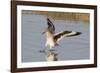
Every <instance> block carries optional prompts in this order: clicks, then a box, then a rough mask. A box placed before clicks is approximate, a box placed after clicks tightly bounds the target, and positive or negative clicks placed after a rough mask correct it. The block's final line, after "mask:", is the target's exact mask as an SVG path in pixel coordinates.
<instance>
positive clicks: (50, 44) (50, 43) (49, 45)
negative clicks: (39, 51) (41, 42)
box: [45, 38, 55, 49]
mask: <svg viewBox="0 0 100 73" xmlns="http://www.w3.org/2000/svg"><path fill="white" fill-rule="evenodd" d="M45 46H46V47H47V48H49V49H52V48H53V47H54V46H55V42H54V40H53V38H49V39H47V41H46V44H45Z"/></svg>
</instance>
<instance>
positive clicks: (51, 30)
mask: <svg viewBox="0 0 100 73" xmlns="http://www.w3.org/2000/svg"><path fill="white" fill-rule="evenodd" d="M47 24H48V28H47V29H46V31H44V32H43V34H44V33H45V34H46V44H45V46H46V48H49V49H52V48H54V47H55V46H57V45H58V42H59V41H60V40H61V39H63V38H64V37H71V36H77V35H80V34H81V32H75V31H62V32H59V33H55V26H54V25H53V23H52V22H51V21H50V19H49V18H47Z"/></svg>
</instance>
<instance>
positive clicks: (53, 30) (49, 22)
mask: <svg viewBox="0 0 100 73" xmlns="http://www.w3.org/2000/svg"><path fill="white" fill-rule="evenodd" d="M47 24H48V30H50V31H51V32H55V26H54V25H53V23H52V22H51V21H50V19H49V18H47Z"/></svg>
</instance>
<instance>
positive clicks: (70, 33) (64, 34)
mask: <svg viewBox="0 0 100 73" xmlns="http://www.w3.org/2000/svg"><path fill="white" fill-rule="evenodd" d="M80 34H81V32H74V31H63V32H60V33H58V34H55V36H54V39H55V41H57V42H58V41H60V40H61V39H62V38H64V37H72V36H77V35H80Z"/></svg>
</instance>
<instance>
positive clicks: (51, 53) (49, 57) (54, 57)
mask: <svg viewBox="0 0 100 73" xmlns="http://www.w3.org/2000/svg"><path fill="white" fill-rule="evenodd" d="M40 53H44V55H45V60H46V61H48V62H49V61H58V53H57V52H56V51H55V50H41V51H40Z"/></svg>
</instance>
